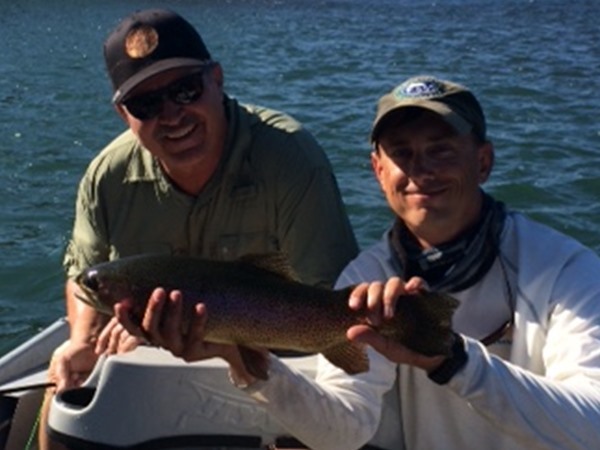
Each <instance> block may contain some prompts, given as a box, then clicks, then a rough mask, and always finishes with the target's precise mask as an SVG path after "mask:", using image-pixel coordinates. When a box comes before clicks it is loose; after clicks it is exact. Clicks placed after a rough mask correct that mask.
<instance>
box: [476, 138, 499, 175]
mask: <svg viewBox="0 0 600 450" xmlns="http://www.w3.org/2000/svg"><path fill="white" fill-rule="evenodd" d="M494 159H495V154H494V145H493V144H492V143H491V142H490V141H485V142H484V143H483V144H482V145H480V146H479V149H478V160H479V183H485V182H486V181H487V179H488V178H489V177H490V173H492V168H493V167H494Z"/></svg>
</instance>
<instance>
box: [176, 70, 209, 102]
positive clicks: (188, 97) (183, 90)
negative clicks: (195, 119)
mask: <svg viewBox="0 0 600 450" xmlns="http://www.w3.org/2000/svg"><path fill="white" fill-rule="evenodd" d="M203 91H204V84H203V82H202V74H194V75H192V76H189V77H187V78H184V79H183V80H181V81H180V82H178V83H177V84H176V85H174V86H171V87H170V88H169V93H168V97H169V100H171V101H172V102H173V103H177V104H178V105H189V104H190V103H194V102H195V101H197V100H198V99H199V98H200V97H201V96H202V92H203Z"/></svg>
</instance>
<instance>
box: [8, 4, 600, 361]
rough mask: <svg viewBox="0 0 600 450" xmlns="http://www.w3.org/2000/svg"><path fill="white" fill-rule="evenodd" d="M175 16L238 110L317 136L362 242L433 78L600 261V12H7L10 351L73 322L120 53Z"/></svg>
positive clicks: (431, 8) (515, 197)
mask: <svg viewBox="0 0 600 450" xmlns="http://www.w3.org/2000/svg"><path fill="white" fill-rule="evenodd" d="M165 5H168V6H169V7H171V8H173V9H175V10H176V11H178V12H180V13H181V14H183V15H184V16H185V17H187V18H188V19H189V20H190V21H191V22H192V23H193V24H194V25H196V26H197V27H198V28H199V30H200V31H201V33H202V35H203V36H204V38H205V41H206V42H207V45H208V46H209V48H210V50H211V53H212V54H213V57H214V58H215V59H217V60H219V61H220V62H221V63H222V65H223V67H224V70H225V75H226V87H227V91H228V92H229V93H230V94H231V95H233V96H235V97H237V98H239V99H240V100H241V101H244V102H254V103H259V104H263V105H265V106H269V107H271V108H276V109H281V110H284V111H286V112H288V113H291V114H292V115H294V116H296V117H297V118H298V119H300V120H301V121H303V122H304V123H305V125H306V126H307V127H308V128H309V129H310V130H311V131H312V132H313V133H314V134H315V135H316V136H317V138H318V139H319V140H320V142H321V143H322V144H323V146H324V147H325V149H326V150H327V152H328V154H329V157H330V159H331V160H332V162H333V164H334V167H335V170H336V174H337V176H338V178H339V183H340V186H341V188H342V192H343V195H344V200H345V201H346V204H347V207H348V212H349V214H350V216H351V220H352V223H353V225H354V227H355V229H356V233H357V236H358V239H359V241H360V243H361V245H363V246H365V245H368V244H370V243H371V242H373V241H374V240H375V239H377V238H378V237H379V236H380V235H381V233H382V232H383V230H384V229H385V227H386V226H387V225H388V223H389V220H390V217H389V215H388V213H387V210H386V207H385V204H384V201H383V198H382V196H381V195H380V193H379V190H378V188H377V186H376V184H375V182H374V179H373V177H372V175H371V172H370V166H369V159H368V155H369V152H368V145H367V135H368V131H369V126H370V123H371V120H372V118H373V112H374V105H375V101H376V99H377V98H378V97H379V96H380V95H382V94H383V93H384V92H386V91H388V90H389V89H391V88H392V87H393V86H394V85H395V84H397V83H398V82H400V81H401V80H403V79H404V78H407V77H408V76H411V75H416V74H421V73H431V74H434V75H437V76H440V77H447V78H450V79H453V80H456V81H459V82H462V83H464V84H466V85H468V86H470V87H471V88H472V89H473V90H474V91H475V92H476V93H477V94H478V96H479V98H480V100H481V103H482V104H483V106H484V108H485V110H486V112H487V115H488V122H489V130H490V132H489V135H490V137H491V139H492V140H493V141H494V143H495V145H496V150H497V163H496V167H495V172H494V174H493V176H492V178H491V180H490V181H489V182H488V183H487V185H486V187H487V189H488V190H489V191H490V192H492V193H493V194H494V195H496V196H497V197H498V198H500V199H502V200H504V201H506V202H507V203H508V204H510V205H511V206H512V207H514V208H515V209H519V210H522V211H525V212H526V213H529V214H530V215H532V216H533V217H535V218H536V219H538V220H540V221H542V222H545V223H547V224H549V225H551V226H554V227H556V228H558V229H560V230H562V231H563V232H565V233H567V234H570V235H572V236H575V237H576V238H578V239H580V240H581V241H583V242H584V243H585V244H587V245H589V246H591V247H592V248H594V249H595V250H596V251H600V227H599V226H598V224H599V223H600V201H599V199H600V145H599V144H600V121H599V117H600V93H599V92H600V27H599V26H598V18H599V17H600V2H597V1H595V0H590V1H584V0H574V1H570V2H565V1H555V0H547V1H521V0H519V1H518V0H503V1H491V0H490V1H485V0H473V1H468V0H448V1H444V0H438V1H410V0H397V1H393V0H379V1H366V0H337V1H333V0H331V1H325V0H323V1H318V0H314V1H311V0H304V1H301V0H247V1H243V0H230V1H216V0H214V1H209V0H187V1H186V0H180V1H176V0H175V1H173V0H171V1H169V2H155V1H122V0H103V1H91V0H90V1H82V0H14V1H9V0H0V42H1V50H0V162H1V163H0V354H3V353H5V352H6V351H7V350H8V349H10V348H12V347H14V346H15V345H16V344H18V343H20V342H22V341H24V340H25V339H26V338H27V337H29V336H31V335H32V334H34V333H35V332H36V331H38V330H39V329H40V328H41V327H43V326H45V325H47V324H48V323H50V322H52V321H53V320H54V319H55V318H57V317H59V316H60V315H62V314H63V300H62V290H63V274H62V269H61V259H62V253H63V250H64V246H65V243H66V240H67V238H68V235H69V231H70V226H71V222H72V218H73V204H74V197H75V191H76V187H77V183H78V181H79V178H80V177H81V175H82V173H83V171H84V169H85V167H86V165H87V163H88V162H89V160H90V159H91V158H92V157H93V156H94V154H96V152H98V151H99V150H100V149H101V148H102V147H103V146H104V145H105V144H106V143H107V142H108V140H109V139H111V138H112V137H113V136H114V135H115V134H116V133H118V132H119V131H120V130H121V129H122V128H123V124H122V123H121V122H120V120H119V119H118V118H117V116H116V114H114V113H113V111H112V109H111V105H110V103H109V99H110V89H109V84H108V81H107V78H106V76H105V74H104V67H103V61H102V55H101V45H102V42H103V40H104V38H105V37H106V35H107V34H108V32H109V31H110V29H111V28H112V27H113V26H114V25H115V24H116V22H117V20H118V19H119V18H121V17H123V16H124V15H126V14H127V13H129V12H131V11H133V10H135V9H140V8H146V7H164V6H165ZM599 275H600V274H599Z"/></svg>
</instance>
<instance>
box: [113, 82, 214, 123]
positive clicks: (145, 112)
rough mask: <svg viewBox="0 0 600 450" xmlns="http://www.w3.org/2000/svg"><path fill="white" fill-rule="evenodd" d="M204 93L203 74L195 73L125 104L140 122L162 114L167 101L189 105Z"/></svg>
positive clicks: (131, 99) (133, 98) (129, 100)
mask: <svg viewBox="0 0 600 450" xmlns="http://www.w3.org/2000/svg"><path fill="white" fill-rule="evenodd" d="M203 92H204V83H203V80H202V73H195V74H193V75H190V76H188V77H185V78H183V79H181V80H177V81H175V82H174V83H172V84H170V85H169V86H167V87H165V88H163V89H159V90H157V91H154V92H150V93H147V94H142V95H138V96H137V97H132V98H130V99H128V100H125V101H124V102H123V104H124V105H125V108H127V111H129V113H130V114H131V115H132V116H134V117H136V118H137V119H139V120H149V119H153V118H155V117H156V116H158V115H159V114H160V113H161V111H162V108H163V103H164V101H165V99H169V100H170V101H172V102H173V103H176V104H178V105H189V104H190V103H194V102H196V101H198V99H199V98H200V97H201V96H202V93H203Z"/></svg>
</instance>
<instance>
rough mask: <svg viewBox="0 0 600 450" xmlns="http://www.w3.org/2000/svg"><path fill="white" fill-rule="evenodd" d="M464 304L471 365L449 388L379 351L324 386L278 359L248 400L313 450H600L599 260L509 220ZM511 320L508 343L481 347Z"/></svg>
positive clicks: (385, 251)
mask: <svg viewBox="0 0 600 450" xmlns="http://www.w3.org/2000/svg"><path fill="white" fill-rule="evenodd" d="M390 258H391V255H390V251H389V245H388V243H387V240H383V241H382V242H380V243H378V244H377V245H375V246H374V247H372V248H370V249H368V250H366V251H364V252H362V253H361V254H360V255H359V256H358V257H357V259H356V260H354V261H353V262H352V263H351V264H350V265H349V266H348V267H347V268H346V269H345V270H344V272H343V273H342V275H341V277H340V279H339V281H338V287H342V286H346V285H350V284H355V283H358V282H361V281H375V280H386V279H387V278H389V277H390V276H392V275H395V273H394V269H393V267H392V265H391V262H390V261H391V259H390ZM455 296H456V298H458V299H459V300H460V302H461V304H460V306H459V308H458V309H457V311H456V313H455V316H454V320H453V327H454V329H455V330H456V331H458V332H460V333H462V334H463V335H464V336H465V337H466V348H467V353H468V355H469V359H468V362H467V364H466V365H465V366H464V368H463V369H462V370H461V371H459V372H458V373H457V374H456V375H455V376H454V377H453V378H452V379H451V381H450V382H449V383H448V384H447V385H444V386H440V385H437V384H435V383H434V382H432V381H431V380H429V379H428V378H427V375H426V374H425V372H423V371H422V370H420V369H416V368H413V367H409V366H404V365H401V366H398V365H396V364H393V363H391V362H389V361H388V360H387V359H385V358H384V357H382V356H381V355H379V354H377V353H376V352H374V351H373V350H371V349H369V357H370V365H371V368H370V370H369V372H366V373H363V374H359V375H355V376H349V375H346V374H345V373H344V372H343V371H342V370H340V369H338V368H337V367H334V366H332V365H331V364H330V363H328V362H327V361H326V360H325V359H324V358H321V361H320V366H319V373H318V376H317V378H316V380H311V379H308V378H306V377H304V376H302V375H300V374H298V373H295V372H293V371H292V370H291V369H290V368H288V367H287V366H285V365H284V364H282V363H281V362H280V361H278V360H277V359H276V358H275V357H272V358H271V360H272V364H271V375H270V378H269V380H268V381H266V382H260V383H257V384H255V385H253V386H251V387H250V388H249V389H248V391H249V393H250V395H251V396H252V397H253V398H255V399H256V400H257V401H258V402H259V403H261V404H263V405H264V406H265V407H266V408H267V410H268V411H269V412H270V413H271V414H272V415H273V416H274V417H276V418H277V420H279V421H280V422H281V424H282V425H283V426H285V427H286V429H287V430H288V431H289V432H290V433H291V434H292V435H294V436H295V437H296V438H298V439H299V440H301V441H302V442H304V443H305V444H306V445H307V446H309V447H310V448H312V449H314V450H336V449H340V450H342V449H343V450H349V449H356V448H359V447H361V446H362V445H363V444H364V443H366V442H368V441H371V442H372V443H375V444H377V445H379V446H380V447H382V448H385V449H389V450H400V449H410V450H419V449H423V450H432V449H444V450H465V449H480V448H485V449H507V450H508V449H510V450H515V449H527V450H533V449H569V450H571V449H573V450H575V449H582V450H583V449H585V450H590V449H600V258H599V257H598V256H597V255H596V254H595V253H594V252H592V251H591V250H589V249H587V248H585V247H583V246H582V245H580V244H579V243H577V242H576V241H574V240H573V239H571V238H568V237H566V236H564V235H562V234H560V233H558V232H555V231H553V230H551V229H549V228H547V227H545V226H543V225H540V224H538V223H536V222H533V221H531V220H528V219H526V218H525V217H523V216H522V215H520V214H516V213H510V214H509V215H508V217H507V220H506V225H505V228H504V230H503V233H502V237H501V248H500V256H499V258H498V259H497V260H496V262H495V263H494V265H493V266H492V268H491V269H490V271H489V272H488V273H487V274H486V275H485V277H484V278H483V279H482V280H481V281H480V282H478V283H477V284H476V285H475V286H473V287H471V288H469V289H467V290H465V291H462V292H459V293H458V294H456V295H455ZM511 317H512V319H513V321H514V324H513V325H512V326H511V327H510V328H509V329H508V330H507V332H506V333H505V334H504V335H503V337H502V338H501V339H500V340H499V341H497V342H496V343H495V344H493V345H490V346H489V347H485V346H484V345H482V344H481V343H480V342H479V339H482V338H484V337H485V336H487V335H489V334H490V333H492V332H493V331H494V330H496V329H498V327H500V325H501V324H503V323H505V322H507V321H509V320H510V319H511ZM380 418H381V421H380ZM375 433H376V435H375V437H374V438H373V435H374V434H375Z"/></svg>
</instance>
